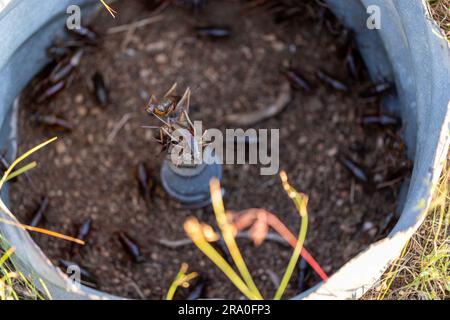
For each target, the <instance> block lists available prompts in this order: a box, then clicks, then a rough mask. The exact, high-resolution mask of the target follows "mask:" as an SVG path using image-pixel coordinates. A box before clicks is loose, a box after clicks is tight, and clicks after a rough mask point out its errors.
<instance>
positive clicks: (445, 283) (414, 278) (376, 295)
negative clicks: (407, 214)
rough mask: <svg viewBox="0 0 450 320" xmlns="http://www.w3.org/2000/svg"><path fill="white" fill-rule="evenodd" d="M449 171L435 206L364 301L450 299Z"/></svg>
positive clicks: (444, 175)
mask: <svg viewBox="0 0 450 320" xmlns="http://www.w3.org/2000/svg"><path fill="white" fill-rule="evenodd" d="M449 178H450V168H448V167H447V169H446V170H444V172H443V173H442V176H441V179H440V181H439V184H438V186H437V188H436V192H435V196H434V199H433V202H432V206H431V208H430V210H429V212H428V215H427V218H426V219H425V221H424V223H423V224H422V226H421V227H420V228H419V230H418V232H417V233H416V234H415V235H414V236H413V237H412V238H411V240H410V241H409V242H408V244H407V245H406V246H405V248H404V250H403V252H402V254H401V256H400V258H399V259H397V261H396V262H395V263H393V264H392V265H391V267H390V268H389V270H388V271H387V272H386V273H385V274H384V275H383V277H382V280H381V282H380V284H379V285H378V286H377V287H376V288H373V289H372V290H370V291H369V292H368V293H367V294H366V296H365V297H364V299H378V300H381V299H389V300H405V299H421V300H425V299H426V300H436V299H449V298H450V234H449V224H450V210H449V208H450V193H449V187H450V186H449Z"/></svg>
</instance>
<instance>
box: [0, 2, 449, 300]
mask: <svg viewBox="0 0 450 320" xmlns="http://www.w3.org/2000/svg"><path fill="white" fill-rule="evenodd" d="M328 3H329V5H330V7H331V8H332V10H333V11H334V12H335V14H336V15H337V16H338V17H340V19H341V21H342V22H343V23H344V24H345V25H346V26H347V27H349V28H350V29H352V30H353V31H354V33H355V37H356V39H357V42H358V44H359V47H360V50H361V52H362V55H363V58H364V60H365V62H366V64H367V67H368V69H369V72H370V74H371V76H372V78H373V79H374V81H379V80H392V81H395V84H396V88H397V94H396V95H395V96H392V97H390V98H388V99H387V100H386V105H387V106H388V107H390V108H391V109H392V110H393V111H396V112H398V113H399V114H400V115H401V117H402V119H403V123H404V124H405V131H404V138H405V141H406V144H407V147H408V156H409V157H410V158H411V159H413V160H414V170H413V174H412V177H411V179H410V180H409V181H408V182H406V183H405V184H404V185H403V192H402V196H401V198H400V199H399V211H400V212H401V217H400V220H399V221H398V223H397V225H396V226H395V227H394V229H393V230H392V231H391V232H390V234H389V235H388V236H387V237H386V238H385V239H383V240H380V241H378V242H376V243H374V244H372V245H371V246H370V247H369V248H367V249H366V250H365V251H364V252H362V253H361V254H359V255H358V256H357V257H355V258H353V259H352V260H350V261H349V262H347V263H346V264H345V265H344V266H343V267H342V268H341V269H340V270H339V271H338V272H336V273H335V274H334V275H332V277H331V278H330V279H329V281H328V282H326V283H322V284H320V285H318V286H316V287H314V288H311V289H310V290H308V291H307V292H304V293H302V294H301V295H299V296H297V297H295V299H355V298H359V297H360V296H361V295H362V294H364V293H365V292H366V291H367V290H368V289H369V288H370V287H372V285H373V284H374V283H376V281H377V280H378V279H379V278H380V276H381V275H382V273H383V272H384V271H385V270H386V268H387V267H388V265H389V264H390V263H391V262H392V261H393V260H394V259H395V258H397V257H398V256H399V254H400V251H401V250H402V248H403V246H404V245H405V243H406V241H407V240H408V239H409V238H410V237H411V236H412V235H413V234H414V232H415V231H416V230H417V228H418V227H419V226H420V224H421V222H422V221H423V219H424V216H423V213H424V212H425V211H426V210H427V208H428V206H429V205H430V201H431V195H432V193H433V188H434V186H435V184H436V182H437V180H438V178H439V175H440V173H441V169H442V164H443V161H444V159H445V157H446V154H447V151H448V147H449V101H450V50H449V46H448V43H447V42H446V41H445V40H444V39H443V37H442V36H440V32H439V29H438V28H437V26H436V25H435V23H434V22H433V21H432V19H431V18H430V16H429V14H428V12H427V9H426V5H425V2H424V1H421V0H328ZM71 4H79V5H82V6H83V7H84V8H86V10H88V8H89V7H90V8H92V6H93V5H94V6H95V5H97V1H89V0H85V1H83V0H76V1H74V0H50V1H38V0H10V1H8V0H3V1H1V0H0V30H2V32H1V33H0V125H1V127H0V143H1V146H2V149H5V150H8V157H9V158H10V160H11V159H13V158H14V157H15V156H16V154H15V153H16V146H17V139H18V137H17V131H16V121H17V119H16V112H17V106H15V105H14V103H13V102H14V100H15V98H16V97H17V96H18V94H19V93H20V92H21V91H22V89H23V88H24V87H25V85H26V84H27V83H28V81H29V80H30V79H31V78H32V77H33V75H34V74H35V73H36V72H37V71H38V70H39V69H40V68H41V67H42V66H43V65H44V64H45V62H46V55H45V48H46V47H47V46H48V45H49V44H50V42H51V40H52V39H53V37H54V36H55V35H56V34H59V33H62V32H63V30H64V25H65V19H66V18H67V15H66V9H67V7H68V6H69V5H71ZM371 5H376V6H378V8H379V9H380V17H381V28H380V29H379V30H377V29H375V30H370V29H368V28H367V26H366V22H367V18H368V17H369V15H368V13H367V7H369V6H371ZM2 198H3V199H4V200H5V202H6V203H7V199H8V188H7V187H6V188H5V189H4V190H2ZM0 214H1V215H2V216H4V214H3V213H0ZM0 233H1V234H2V235H3V236H4V237H5V238H6V239H7V240H8V241H9V243H10V244H11V245H14V246H15V247H16V253H15V260H16V261H17V263H18V265H19V267H20V268H21V271H22V272H24V274H30V275H32V276H33V277H34V278H35V279H37V278H41V279H42V280H43V281H44V282H45V283H46V285H47V287H48V289H49V290H50V292H51V294H52V296H53V298H54V299H120V297H115V296H111V295H109V294H107V293H104V292H99V291H96V290H93V289H90V288H87V287H84V286H81V287H80V288H77V287H74V286H72V285H71V282H70V281H69V280H68V278H67V277H66V275H65V274H63V273H62V272H61V271H60V270H59V269H58V268H56V267H55V266H53V265H52V264H51V262H50V261H49V260H48V259H47V257H46V256H45V255H44V254H43V252H42V251H41V249H40V248H39V247H38V246H37V245H36V244H35V243H34V241H33V240H32V239H31V237H30V236H29V235H28V233H27V232H26V231H24V230H22V229H19V228H16V227H12V226H9V225H4V224H1V223H0Z"/></svg>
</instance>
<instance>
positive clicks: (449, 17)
mask: <svg viewBox="0 0 450 320" xmlns="http://www.w3.org/2000/svg"><path fill="white" fill-rule="evenodd" d="M428 4H429V8H430V13H431V15H432V16H433V18H434V19H435V20H436V21H437V23H438V24H439V25H440V26H441V29H442V31H443V32H444V34H445V36H446V38H447V40H448V41H449V42H450V0H428Z"/></svg>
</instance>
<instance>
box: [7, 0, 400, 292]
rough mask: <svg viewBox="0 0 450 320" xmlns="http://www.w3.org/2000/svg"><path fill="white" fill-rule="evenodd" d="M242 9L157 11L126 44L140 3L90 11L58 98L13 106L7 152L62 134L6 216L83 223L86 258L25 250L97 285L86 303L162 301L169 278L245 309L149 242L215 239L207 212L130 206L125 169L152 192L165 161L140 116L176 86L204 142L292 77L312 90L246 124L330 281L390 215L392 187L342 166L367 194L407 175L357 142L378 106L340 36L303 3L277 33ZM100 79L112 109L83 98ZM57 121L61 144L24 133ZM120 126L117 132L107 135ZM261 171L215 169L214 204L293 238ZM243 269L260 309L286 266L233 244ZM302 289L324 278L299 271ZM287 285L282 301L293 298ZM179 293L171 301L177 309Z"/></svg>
mask: <svg viewBox="0 0 450 320" xmlns="http://www.w3.org/2000/svg"><path fill="white" fill-rule="evenodd" d="M247 5H248V3H246V4H243V3H242V2H239V1H210V2H208V4H207V6H206V7H205V8H204V9H203V10H200V11H198V12H196V13H193V12H191V11H190V10H188V9H187V8H185V7H182V6H171V7H169V8H167V9H166V10H164V11H163V12H162V13H159V14H160V15H161V17H162V18H161V20H160V21H158V22H155V23H152V24H149V25H146V26H144V27H137V28H135V29H132V28H128V29H126V31H124V32H116V33H108V30H111V29H110V28H112V27H116V26H119V25H124V24H129V23H131V22H133V21H139V20H141V19H145V18H147V17H149V16H150V15H152V14H155V13H154V12H152V11H149V10H148V7H146V6H145V5H144V4H143V2H140V1H127V2H126V4H125V3H124V2H118V3H116V4H115V9H116V10H117V11H118V15H117V18H116V19H112V18H111V16H109V15H108V14H107V12H103V11H101V13H100V14H98V15H97V16H96V18H95V19H94V21H93V23H92V26H93V27H94V28H95V29H96V30H98V31H99V32H100V33H101V34H103V37H104V39H103V42H102V44H101V45H100V46H98V47H95V48H92V49H89V50H87V51H86V52H85V54H84V56H83V58H82V61H81V64H80V66H79V68H78V69H77V70H76V72H75V77H74V78H73V79H72V82H71V84H70V86H69V87H68V88H66V89H65V90H64V91H63V92H61V93H60V94H58V95H57V96H56V97H55V98H54V99H52V100H50V101H49V102H48V103H45V104H37V103H35V102H34V100H33V99H32V97H31V94H30V92H31V91H32V88H31V87H30V88H28V89H27V90H26V91H25V93H24V94H23V95H22V98H21V104H20V110H19V122H18V123H19V137H20V144H19V153H22V152H24V151H25V150H27V149H29V148H30V147H32V146H35V145H36V144H38V143H40V142H42V141H43V140H46V139H48V138H49V137H52V136H55V135H58V136H59V139H58V141H57V142H56V143H55V144H52V145H50V146H48V147H47V148H46V149H45V150H44V151H40V152H39V153H38V154H36V155H34V156H33V157H32V158H33V160H36V161H37V162H38V163H39V166H38V168H37V169H34V170H32V171H31V172H29V174H28V176H29V178H30V179H28V178H26V177H25V176H22V177H19V179H18V181H17V182H15V183H13V184H12V188H11V200H12V209H13V212H15V213H16V214H17V216H18V218H19V220H20V221H21V222H24V223H28V222H29V221H30V219H31V218H32V214H33V211H34V210H35V208H36V206H37V205H38V203H39V201H40V199H41V197H42V196H48V198H49V203H50V206H49V209H48V210H47V212H46V213H45V220H43V221H42V222H41V224H40V226H41V227H44V228H47V229H50V230H54V231H58V232H61V233H64V234H69V235H76V233H77V228H78V227H79V225H80V224H81V223H82V222H83V221H85V220H86V219H87V218H92V220H93V224H92V230H91V232H90V234H89V237H88V241H87V245H86V246H84V247H83V248H81V249H80V250H79V251H76V252H75V253H71V247H72V244H71V243H68V242H65V241H63V240H59V239H55V238H51V237H48V236H44V235H39V234H33V238H34V239H35V241H36V242H37V243H38V245H39V246H40V247H41V248H42V250H43V251H44V253H45V254H46V255H47V256H48V257H49V258H50V259H51V260H52V261H53V262H54V263H55V264H58V261H59V259H66V260H71V261H74V262H76V263H78V264H79V265H80V266H82V267H85V268H87V269H88V270H89V271H90V272H91V273H93V274H94V275H95V276H96V278H97V280H98V287H97V288H98V289H100V290H103V291H106V292H109V293H112V294H116V295H121V296H125V297H129V298H148V299H161V298H164V296H165V294H166V292H167V290H168V287H169V285H170V283H171V281H172V280H173V279H174V277H175V275H176V273H177V271H178V270H179V268H180V264H181V263H183V262H186V263H188V264H189V269H190V270H192V271H196V272H198V273H200V274H201V275H203V276H204V277H205V278H207V279H208V284H207V286H206V293H205V294H204V295H203V296H202V297H208V298H236V299H240V298H243V295H242V294H241V293H240V292H239V291H238V290H237V289H236V288H235V287H234V286H233V285H232V284H231V283H230V281H228V280H227V278H226V277H225V276H224V275H223V274H222V273H221V271H220V270H219V269H218V268H217V267H215V266H214V264H213V263H212V262H210V261H209V260H208V259H207V258H206V257H205V256H204V255H203V254H202V253H201V252H200V251H199V250H198V249H197V248H196V247H195V246H194V245H192V244H191V245H189V244H188V245H185V246H182V247H178V248H168V247H166V246H164V245H161V244H160V243H159V241H160V240H163V239H165V240H179V239H184V238H186V235H185V233H184V231H183V223H184V221H185V220H186V218H188V217H189V216H196V217H197V218H198V219H200V220H201V221H204V222H207V223H209V224H212V225H215V219H214V214H213V211H212V209H211V208H210V207H207V208H205V209H197V210H190V209H185V208H180V206H179V205H178V204H177V203H176V202H175V201H173V200H172V199H170V198H169V197H168V196H167V195H166V194H165V193H164V191H163V190H162V188H161V187H158V188H157V190H156V194H155V197H154V199H153V201H152V202H151V203H150V205H149V206H147V205H146V203H145V201H144V200H143V199H142V197H141V196H140V193H139V189H138V182H137V180H136V167H137V165H138V163H139V162H142V161H143V162H145V163H146V165H147V166H148V167H149V168H151V170H152V172H153V175H154V177H155V179H156V178H157V177H158V173H159V170H160V167H161V163H162V160H163V155H162V154H161V153H160V149H161V147H160V145H158V144H157V142H156V141H155V140H154V137H155V136H156V131H152V130H149V129H143V128H142V127H141V126H142V125H156V124H158V122H157V120H156V119H154V118H151V117H150V116H149V115H147V114H146V113H145V112H144V108H143V107H144V106H145V104H146V103H147V102H148V98H149V95H150V94H155V95H157V96H161V95H162V94H164V93H165V92H166V91H167V90H168V89H169V88H170V86H171V85H172V84H173V83H174V82H177V83H178V86H179V87H180V88H181V89H184V88H186V87H187V86H190V87H191V89H192V96H191V104H192V112H191V118H192V119H195V120H202V121H203V124H204V127H205V128H219V129H221V130H224V129H225V128H233V127H234V126H233V124H226V123H225V122H224V118H225V116H226V115H229V114H237V113H241V112H248V111H255V110H263V109H264V108H266V107H267V106H268V105H270V104H271V103H272V102H274V101H275V100H276V99H277V96H278V95H279V93H280V90H281V88H282V86H283V83H284V82H285V81H286V80H285V77H284V76H283V75H282V74H281V73H280V70H281V69H282V68H283V67H292V68H295V69H296V70H298V71H299V72H300V73H301V74H303V75H304V76H305V77H306V78H308V79H309V81H310V82H311V83H312V84H313V86H314V89H313V90H312V91H311V92H304V91H302V90H295V91H294V98H293V100H292V101H291V102H290V103H289V104H288V106H287V107H286V109H285V110H284V111H283V112H282V113H280V114H279V115H277V116H275V117H272V118H270V119H268V120H266V121H263V122H260V123H258V124H257V125H255V126H253V127H254V128H256V129H259V128H268V129H271V128H276V129H280V168H281V169H283V170H286V172H287V173H288V176H289V178H290V182H291V184H292V185H293V186H295V187H296V188H297V189H298V190H299V191H302V192H304V193H306V194H308V195H309V199H310V202H309V206H308V209H309V217H310V221H309V228H308V233H307V239H306V244H305V246H306V248H307V249H308V250H309V251H310V252H311V254H312V255H313V256H314V258H315V259H316V260H317V261H318V263H319V264H320V265H321V266H322V267H323V269H324V270H325V271H326V272H327V273H328V274H329V275H331V274H333V272H335V271H336V270H337V269H338V268H339V267H341V266H342V265H343V264H344V263H345V262H346V261H348V260H349V259H351V258H352V257H355V256H356V255H357V254H358V253H359V252H361V251H362V250H364V249H365V248H367V247H368V245H369V244H370V243H372V242H373V241H376V240H377V239H380V238H381V237H383V236H384V235H386V233H387V232H388V231H389V228H386V223H387V222H389V221H390V222H391V223H393V222H395V218H393V219H391V217H392V216H393V215H394V214H393V213H394V212H395V211H396V199H397V197H398V194H399V190H400V183H399V182H401V181H394V182H393V183H387V184H386V186H385V187H383V188H374V187H367V186H366V185H364V184H361V183H359V182H358V181H357V180H356V179H355V178H354V176H352V175H351V174H350V173H349V172H348V171H347V170H346V168H345V167H344V166H343V165H342V164H341V163H340V162H339V161H338V155H339V154H340V153H345V154H348V155H350V156H351V157H353V159H354V160H355V161H358V162H359V163H361V164H362V166H363V167H364V168H365V169H366V170H367V171H368V172H370V174H371V176H373V177H374V180H377V181H386V180H387V179H388V177H389V175H390V174H392V173H393V172H395V171H396V170H397V169H398V168H399V166H400V165H399V164H400V163H402V162H404V160H405V154H404V146H403V143H402V141H401V139H400V138H398V135H397V134H396V133H395V132H394V131H393V130H391V129H386V128H363V127H362V126H361V125H360V124H359V123H358V119H359V117H360V116H361V115H362V114H366V113H374V112H375V110H377V108H378V103H377V102H372V103H367V101H362V100H361V98H360V97H359V95H358V92H359V88H360V87H361V86H362V85H364V84H366V83H367V81H364V80H360V81H352V80H351V79H350V76H349V72H348V70H347V67H346V65H345V63H344V59H345V54H343V52H344V53H345V52H346V48H347V44H346V41H345V37H342V36H341V35H339V34H334V33H333V28H332V26H330V25H329V23H328V22H327V21H321V13H323V9H322V8H321V7H318V6H316V5H315V4H313V5H311V4H307V5H305V6H304V7H303V8H304V9H303V11H302V12H301V14H299V15H297V16H296V18H295V19H292V20H287V21H284V22H283V23H276V22H275V21H274V16H273V13H272V12H269V11H268V10H265V9H262V8H257V9H256V10H252V11H250V12H247V11H245V10H244V9H245V8H248V6H247ZM205 25H229V26H231V28H232V36H231V37H229V38H226V39H220V40H211V39H207V38H199V37H197V36H196V34H195V31H194V27H195V26H205ZM319 69H320V70H325V71H326V72H327V73H329V74H332V75H335V76H336V77H337V78H340V79H343V80H344V81H346V82H348V83H349V88H350V89H349V91H348V92H338V91H336V90H334V89H332V88H330V87H328V86H327V85H325V84H324V83H323V82H321V81H319V80H318V79H317V78H316V76H315V73H316V71H317V70H319ZM96 71H98V72H100V73H101V74H103V76H104V78H105V81H106V85H107V87H108V90H109V93H110V103H109V104H108V106H107V107H104V108H102V107H100V106H99V105H98V103H97V102H96V100H95V98H94V96H93V94H92V92H91V89H90V85H89V83H90V81H91V77H92V75H93V74H94V72H96ZM36 111H38V112H39V113H40V114H46V115H49V114H57V115H61V116H64V117H65V118H66V119H68V120H69V121H70V122H71V123H72V124H73V125H74V130H73V131H72V132H68V133H60V132H54V131H52V130H51V129H49V128H47V127H43V126H42V125H39V124H36V123H35V121H34V120H33V119H34V118H33V114H34V113H35V112H36ZM123 119H127V121H123V124H124V125H123V127H122V128H121V129H120V130H119V131H117V134H116V135H115V136H114V135H111V133H112V132H114V131H115V129H116V128H118V127H117V126H118V124H119V123H120V122H121V120H123ZM259 169H260V166H258V165H225V166H224V167H223V170H224V171H223V181H222V186H223V187H224V189H225V198H224V201H225V206H226V208H227V209H229V210H234V211H239V210H243V209H247V208H265V209H267V210H269V211H271V212H273V213H275V214H276V215H277V216H278V217H279V218H280V219H281V220H282V221H283V222H284V223H285V224H286V226H288V228H289V229H290V230H291V231H292V232H293V233H294V234H297V232H298V229H299V225H300V219H299V216H298V214H297V213H296V211H295V208H294V206H293V204H292V202H291V200H290V199H289V198H288V197H287V195H286V194H285V192H284V190H283V188H282V186H281V184H280V179H279V177H278V175H273V176H261V175H260V171H259ZM117 231H126V232H127V233H128V234H129V235H131V236H132V237H133V238H135V239H136V240H137V241H138V242H139V244H140V245H141V248H142V250H143V255H144V256H145V262H143V263H140V264H136V263H133V262H132V261H131V259H130V258H129V256H128V255H127V253H126V252H125V251H124V249H123V248H122V246H121V244H120V242H119V241H118V239H117V235H116V232H117ZM238 244H239V247H240V249H241V250H242V254H243V256H244V258H245V261H246V262H247V264H248V267H249V269H250V270H251V273H252V275H253V276H254V279H255V282H256V284H257V286H258V287H259V288H260V290H261V292H262V294H263V295H264V296H265V297H267V298H270V297H272V296H273V294H274V292H275V290H276V281H277V278H280V277H281V276H282V275H283V273H284V271H285V268H286V266H287V263H288V261H289V258H290V255H291V253H292V249H291V248H289V247H287V246H283V245H280V244H278V243H274V242H270V241H266V242H264V243H263V244H262V245H261V246H260V247H255V246H254V245H253V244H252V242H251V241H249V240H247V239H239V240H238ZM309 278H310V281H309V283H308V285H312V284H316V283H318V282H319V281H320V280H319V278H318V277H317V276H315V275H314V273H313V272H310V276H309ZM297 280H298V272H297V271H296V272H295V274H294V276H293V279H291V281H290V284H289V286H288V290H287V292H286V295H285V297H292V296H293V295H295V294H298V293H299V289H298V284H297ZM185 294H186V292H183V290H182V291H181V292H179V293H178V294H177V295H176V297H177V298H183V297H185Z"/></svg>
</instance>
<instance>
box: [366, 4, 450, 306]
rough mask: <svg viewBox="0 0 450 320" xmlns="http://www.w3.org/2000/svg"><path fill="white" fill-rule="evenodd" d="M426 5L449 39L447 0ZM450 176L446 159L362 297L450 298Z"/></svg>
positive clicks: (397, 298) (402, 298)
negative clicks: (404, 238) (428, 196)
mask: <svg viewBox="0 0 450 320" xmlns="http://www.w3.org/2000/svg"><path fill="white" fill-rule="evenodd" d="M428 5H429V10H430V13H431V15H432V16H433V18H434V19H435V20H436V21H437V22H438V24H439V25H440V27H441V29H442V32H443V33H444V34H445V37H446V38H447V40H448V41H449V42H450V0H429V1H428ZM449 156H450V154H449ZM449 176H450V165H449V163H447V166H446V168H445V170H444V171H443V173H442V175H441V178H440V181H439V184H438V186H437V188H436V192H435V195H434V200H433V203H432V206H431V208H430V210H429V212H428V215H427V217H426V219H425V221H424V223H423V224H422V226H421V227H420V229H419V230H418V231H417V233H416V234H415V235H414V236H413V237H412V238H411V240H410V241H409V242H408V244H407V245H406V246H405V248H404V250H403V252H402V254H401V256H400V257H399V258H398V259H397V261H396V262H395V263H393V264H392V265H391V267H390V268H389V269H388V271H387V272H386V273H385V274H384V275H383V277H382V279H381V282H380V285H378V286H377V287H376V288H373V289H372V290H370V291H369V292H368V293H367V294H366V295H365V297H364V298H365V299H390V300H404V299H429V300H431V299H433V300H435V299H450V234H449V224H450V210H449V207H450V186H449Z"/></svg>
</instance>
